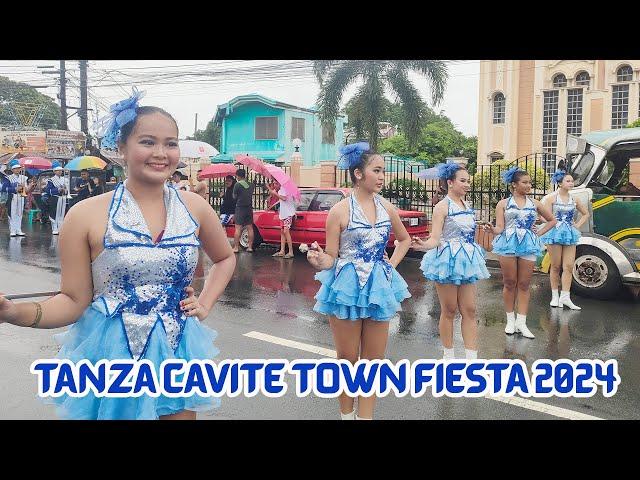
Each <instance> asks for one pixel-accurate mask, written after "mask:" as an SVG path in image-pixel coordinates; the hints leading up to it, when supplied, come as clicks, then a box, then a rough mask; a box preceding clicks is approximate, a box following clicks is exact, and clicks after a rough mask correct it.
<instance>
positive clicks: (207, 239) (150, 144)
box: [0, 94, 235, 419]
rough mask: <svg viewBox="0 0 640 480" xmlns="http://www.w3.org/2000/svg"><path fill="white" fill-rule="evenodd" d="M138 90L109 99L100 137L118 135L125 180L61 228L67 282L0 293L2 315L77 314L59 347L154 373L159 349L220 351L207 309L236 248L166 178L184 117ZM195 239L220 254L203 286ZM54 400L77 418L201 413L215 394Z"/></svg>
mask: <svg viewBox="0 0 640 480" xmlns="http://www.w3.org/2000/svg"><path fill="white" fill-rule="evenodd" d="M138 98H139V95H138V94H136V95H134V96H133V97H131V98H130V99H127V100H124V101H122V102H120V103H118V104H116V105H114V106H112V107H111V112H112V116H111V118H110V122H109V123H108V126H107V127H106V128H105V134H104V137H103V140H102V146H103V147H105V146H106V147H107V148H108V147H109V146H113V145H114V144H115V141H117V142H118V147H119V149H120V152H121V153H122V155H123V158H124V162H125V164H126V168H127V177H128V178H127V180H126V181H125V182H124V183H122V184H119V185H118V186H117V187H116V189H115V190H114V191H113V192H109V193H105V194H103V195H98V196H96V197H92V198H89V199H86V200H85V201H83V202H80V203H78V204H76V205H75V206H74V207H72V208H71V209H70V210H69V213H68V215H67V217H66V219H65V222H64V225H63V227H62V229H61V231H60V240H59V245H60V246H59V249H60V261H61V270H62V280H61V287H60V290H61V293H60V294H58V295H56V296H54V297H53V298H51V299H49V300H47V301H45V302H43V303H41V304H36V303H31V302H30V303H13V302H11V301H8V300H6V299H5V298H4V297H2V296H0V322H2V321H4V322H9V323H13V324H15V325H19V326H27V327H29V326H31V327H34V328H58V327H63V326H67V325H71V328H70V329H69V330H68V331H66V332H64V333H63V334H60V335H59V336H58V337H59V340H60V341H61V343H62V348H61V350H60V352H59V354H58V358H64V359H69V360H71V361H73V362H78V361H80V360H89V361H90V362H92V363H94V364H95V363H96V362H98V361H99V360H103V359H106V360H115V359H134V360H148V361H151V362H152V363H153V365H154V368H155V369H156V375H157V374H158V372H159V370H160V364H161V362H162V361H163V360H167V359H184V360H187V361H188V360H192V359H202V360H204V359H213V358H214V357H215V356H216V354H217V349H216V348H215V346H214V344H213V340H214V338H215V336H216V333H215V332H214V331H213V330H211V329H210V328H208V327H206V326H205V325H203V323H202V320H204V319H205V318H206V317H207V316H208V314H209V311H210V310H211V308H212V307H213V305H214V303H215V302H216V301H217V299H218V297H220V295H221V294H222V293H223V291H224V289H225V287H226V285H227V283H228V282H229V280H230V278H231V276H232V274H233V270H234V268H235V257H234V255H233V252H232V250H231V247H230V245H229V242H228V241H227V238H226V235H225V233H224V230H223V229H222V226H221V225H220V221H219V220H218V218H217V216H216V214H215V212H214V211H213V210H212V209H211V207H210V206H209V205H208V204H207V202H206V201H205V200H203V199H202V198H201V197H200V196H199V195H197V194H194V193H191V192H178V191H177V190H176V189H175V188H173V187H171V186H168V185H166V183H165V182H166V179H167V178H169V176H170V175H171V174H172V173H173V172H174V170H175V168H176V166H177V164H178V160H179V157H180V150H179V147H178V127H177V124H176V122H175V120H174V119H173V117H171V115H169V114H168V113H167V112H165V111H164V110H161V109H159V108H156V107H146V106H145V107H139V106H138V105H137V100H138ZM199 247H202V248H203V250H204V251H205V252H206V253H207V255H208V256H209V257H210V258H211V260H212V261H213V263H214V266H213V267H212V269H211V270H210V272H209V276H208V278H207V281H206V283H205V286H204V288H203V291H202V293H201V294H200V296H199V297H197V298H196V297H195V296H194V295H193V288H191V287H189V284H190V283H191V280H192V278H193V273H194V269H195V267H196V264H197V260H198V248H199ZM40 313H41V315H39V314H40ZM34 317H35V321H34ZM47 403H54V404H56V406H57V412H58V414H59V415H60V416H62V417H63V418H71V419H157V418H163V419H165V418H166V419H194V418H195V412H196V411H203V410H210V409H212V408H215V407H216V406H217V402H216V400H215V399H213V398H208V397H204V396H199V395H197V394H195V395H193V396H191V397H179V398H170V397H166V396H164V395H160V396H159V397H153V396H150V395H147V394H143V395H142V396H138V397H122V398H113V397H97V396H95V395H94V394H93V392H90V393H89V394H87V395H86V396H83V397H72V396H68V395H63V396H61V397H56V398H48V399H47Z"/></svg>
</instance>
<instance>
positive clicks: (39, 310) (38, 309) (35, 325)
mask: <svg viewBox="0 0 640 480" xmlns="http://www.w3.org/2000/svg"><path fill="white" fill-rule="evenodd" d="M33 304H34V305H35V306H36V319H35V320H34V321H33V323H32V324H31V325H29V327H30V328H38V324H39V323H40V320H42V306H41V305H40V304H39V303H38V302H33Z"/></svg>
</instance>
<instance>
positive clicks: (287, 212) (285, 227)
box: [269, 182, 296, 258]
mask: <svg viewBox="0 0 640 480" xmlns="http://www.w3.org/2000/svg"><path fill="white" fill-rule="evenodd" d="M269 193H270V194H271V195H272V196H274V197H276V198H278V199H279V200H280V210H279V215H278V217H279V218H280V251H278V252H276V253H274V254H273V255H272V256H273V257H284V258H293V244H292V241H291V231H290V230H291V225H292V224H293V218H294V217H295V216H296V203H295V201H294V199H293V197H292V196H291V195H289V194H288V193H287V191H286V190H285V189H284V188H283V187H281V186H280V184H279V183H278V182H274V187H273V189H272V188H269ZM285 242H286V244H287V245H288V246H289V253H287V254H285V251H286V250H285Z"/></svg>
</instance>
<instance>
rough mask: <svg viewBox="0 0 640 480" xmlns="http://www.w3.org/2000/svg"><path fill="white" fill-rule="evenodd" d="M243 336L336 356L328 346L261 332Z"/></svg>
mask: <svg viewBox="0 0 640 480" xmlns="http://www.w3.org/2000/svg"><path fill="white" fill-rule="evenodd" d="M244 336H245V337H250V338H255V339H257V340H264V341H265V342H269V343H275V344H276V345H283V346H285V347H290V348H296V349H298V350H304V351H305V352H311V353H315V354H317V355H322V356H325V357H331V358H337V356H336V352H335V350H330V349H328V348H323V347H316V346H315V345H309V344H307V343H301V342H296V341H294V340H288V339H286V338H280V337H274V336H273V335H267V334H266V333H261V332H249V333H245V334H244Z"/></svg>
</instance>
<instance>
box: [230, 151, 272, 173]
mask: <svg viewBox="0 0 640 480" xmlns="http://www.w3.org/2000/svg"><path fill="white" fill-rule="evenodd" d="M234 158H235V160H236V162H238V163H241V164H242V165H244V166H246V167H249V168H250V169H251V170H253V171H254V172H256V173H259V174H260V175H264V176H267V175H268V174H267V171H266V169H265V168H266V165H265V164H264V163H263V162H262V160H260V159H259V158H256V157H250V156H249V155H243V154H239V155H236V156H235V157H234Z"/></svg>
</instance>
